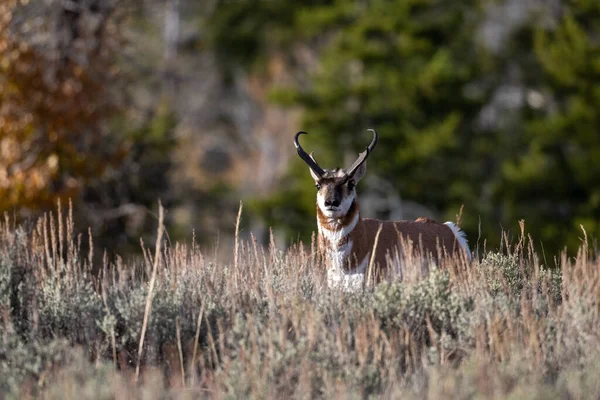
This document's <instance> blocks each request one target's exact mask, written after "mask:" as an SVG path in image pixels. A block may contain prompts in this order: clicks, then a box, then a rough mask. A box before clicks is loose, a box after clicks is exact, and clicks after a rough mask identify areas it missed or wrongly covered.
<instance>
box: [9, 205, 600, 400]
mask: <svg viewBox="0 0 600 400" xmlns="http://www.w3.org/2000/svg"><path fill="white" fill-rule="evenodd" d="M67 214H70V213H67ZM84 240H86V241H87V240H88V238H86V237H85V236H79V235H77V234H76V233H75V229H74V227H73V222H72V218H71V217H69V216H67V217H66V218H65V217H64V216H63V215H60V213H55V214H54V215H50V214H48V215H46V216H45V217H44V218H42V219H40V220H39V221H38V223H37V224H36V225H35V226H34V227H33V228H32V229H25V228H24V227H18V226H14V225H13V224H12V222H11V221H10V220H8V219H7V220H6V221H5V222H4V223H3V224H2V225H1V226H0V313H1V317H2V324H1V327H0V390H1V391H2V393H3V394H4V395H5V396H6V397H27V396H39V395H44V396H46V397H47V398H61V399H62V398H78V399H79V398H115V397H116V398H130V397H131V396H144V398H163V397H165V396H171V397H174V398H179V397H182V398H193V397H197V396H203V397H215V398H222V397H227V398H247V397H250V398H287V397H292V398H310V397H323V398H332V397H344V398H346V397H350V398H364V397H367V396H371V395H373V396H375V397H382V398H442V397H447V396H451V397H453V398H472V397H485V398H488V397H497V398H506V397H507V396H513V397H515V398H529V397H540V398H547V397H564V398H598V397H599V396H600V383H599V381H598V380H597V376H598V374H599V373H600V361H599V360H600V358H599V357H598V356H599V355H600V354H599V353H600V351H599V350H598V349H600V329H599V328H600V323H599V311H600V307H599V306H600V286H599V283H600V282H599V277H600V263H599V262H598V259H597V257H596V256H595V255H592V254H589V250H588V248H587V243H586V241H585V239H584V241H583V242H582V246H581V249H580V251H579V254H578V256H577V257H576V258H575V259H568V258H566V256H562V257H558V258H557V260H556V263H557V266H555V265H552V266H551V267H552V268H548V266H545V265H542V264H541V261H540V259H538V257H537V256H536V254H535V252H534V251H533V250H532V247H531V246H529V242H530V240H529V239H528V238H527V237H526V236H525V235H523V236H522V237H521V239H520V240H519V241H518V243H517V244H515V245H512V246H511V245H510V244H508V243H506V244H505V246H504V248H503V251H499V252H490V253H487V254H484V255H482V256H481V257H480V260H475V261H474V262H473V263H472V264H471V265H465V264H464V263H462V262H459V261H455V262H450V263H448V265H446V266H445V268H443V269H441V270H435V271H432V272H431V273H430V275H429V276H427V277H425V278H423V277H420V278H419V277H417V275H418V274H413V275H414V276H412V277H411V275H410V274H407V275H406V276H407V279H406V280H405V281H403V282H389V283H384V284H380V285H378V286H376V287H374V288H369V289H366V290H365V291H364V292H362V293H356V294H345V293H341V292H338V291H332V290H329V289H328V288H327V287H326V283H325V281H324V279H323V278H324V277H323V273H322V271H323V267H322V264H321V262H320V260H319V257H318V255H317V252H316V248H315V244H314V243H312V244H308V245H295V246H292V247H291V248H290V249H289V250H287V251H281V250H279V249H278V247H277V245H276V244H275V243H274V242H273V239H272V241H271V244H270V246H268V247H266V248H264V247H262V246H259V245H258V243H257V242H256V240H254V239H253V238H251V240H249V241H241V240H240V239H239V238H238V240H237V242H236V245H235V247H234V248H232V250H231V252H232V258H231V259H232V262H231V263H226V262H219V261H215V260H213V259H212V258H211V257H210V256H209V255H207V254H204V253H203V252H202V251H200V250H199V248H198V247H197V246H196V245H194V244H191V245H185V244H180V243H170V242H169V241H168V240H165V241H161V246H160V256H159V253H158V252H157V253H156V254H154V251H151V250H150V249H146V250H145V253H144V254H145V257H143V258H142V257H141V258H140V259H139V261H137V262H128V263H124V262H123V261H121V260H119V261H118V262H115V263H109V262H108V261H106V262H105V263H104V265H101V266H94V265H91V260H92V259H93V257H91V255H89V254H83V253H82V251H81V242H82V241H84ZM155 261H156V266H157V268H156V279H155V284H154V287H153V292H152V293H149V282H150V279H151V277H152V271H153V267H154V264H155ZM415 265H419V269H420V265H421V264H420V262H416V261H415ZM406 268H410V265H407V266H406ZM149 298H151V300H152V307H151V309H150V310H149V311H148V312H147V326H146V328H145V340H144V343H143V348H142V351H141V352H140V351H139V348H138V347H139V346H140V338H141V336H142V331H143V330H144V328H143V321H144V314H145V311H146V304H147V300H148V299H149ZM138 354H141V357H138ZM138 362H139V365H140V377H139V382H137V383H136V374H135V371H136V365H137V364H138Z"/></svg>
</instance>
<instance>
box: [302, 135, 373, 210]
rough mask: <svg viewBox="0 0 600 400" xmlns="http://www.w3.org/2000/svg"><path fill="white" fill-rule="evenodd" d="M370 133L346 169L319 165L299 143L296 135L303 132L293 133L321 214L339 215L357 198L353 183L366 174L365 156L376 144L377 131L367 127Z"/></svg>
mask: <svg viewBox="0 0 600 400" xmlns="http://www.w3.org/2000/svg"><path fill="white" fill-rule="evenodd" d="M369 131H371V132H372V133H373V140H371V144H369V146H368V147H367V148H366V150H365V151H363V152H362V153H360V154H359V156H358V159H357V160H356V161H354V163H353V164H352V166H351V167H350V168H349V169H347V170H345V169H339V168H338V169H333V170H326V169H323V168H321V167H320V166H319V163H317V160H315V158H314V157H313V156H312V153H310V154H308V153H307V152H306V151H304V149H303V148H302V146H300V143H299V142H298V137H299V136H300V135H302V134H306V132H303V131H300V132H298V133H296V136H294V146H296V150H297V151H298V155H299V156H300V158H301V159H303V160H304V162H306V164H308V169H309V171H310V174H311V175H312V177H313V179H314V180H315V185H316V187H317V189H318V192H317V205H318V206H319V209H320V210H321V211H322V212H323V214H324V215H325V216H326V217H328V218H341V217H343V216H345V215H346V214H347V213H348V210H350V207H351V206H352V203H353V202H354V200H355V199H356V190H355V187H356V184H357V183H358V181H359V180H360V179H361V178H362V177H363V176H364V175H365V172H366V171H367V163H366V160H367V157H368V156H369V154H370V153H371V152H372V151H373V149H374V148H375V144H376V143H377V132H376V131H375V130H374V129H369Z"/></svg>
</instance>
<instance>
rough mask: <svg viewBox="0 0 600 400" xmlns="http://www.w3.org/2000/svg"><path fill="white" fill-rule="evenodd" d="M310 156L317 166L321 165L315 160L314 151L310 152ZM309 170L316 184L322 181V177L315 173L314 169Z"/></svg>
mask: <svg viewBox="0 0 600 400" xmlns="http://www.w3.org/2000/svg"><path fill="white" fill-rule="evenodd" d="M308 156H309V157H310V159H311V160H313V161H314V162H315V164H317V165H319V163H318V162H317V160H315V156H314V155H313V152H312V151H311V152H310V154H309V155H308ZM308 169H309V170H310V175H311V176H312V177H313V179H314V180H315V182H319V179H321V177H320V176H319V175H318V174H317V173H316V172H315V171H313V169H312V168H310V167H309V168H308Z"/></svg>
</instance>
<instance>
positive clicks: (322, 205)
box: [311, 163, 366, 218]
mask: <svg viewBox="0 0 600 400" xmlns="http://www.w3.org/2000/svg"><path fill="white" fill-rule="evenodd" d="M365 170H366V163H365V164H363V166H362V167H361V168H359V170H358V171H356V173H355V174H354V175H353V176H350V177H348V176H347V175H346V174H347V171H345V170H342V169H335V170H325V174H323V176H322V177H319V176H317V175H316V174H314V173H312V170H311V173H312V176H313V179H314V180H315V186H316V188H317V205H318V207H319V209H320V210H321V212H323V215H325V216H326V217H328V218H342V217H343V216H345V215H346V214H347V213H348V210H349V209H350V206H351V205H352V203H353V202H354V201H355V199H356V184H357V183H358V181H359V180H360V178H362V176H363V175H364V172H365Z"/></svg>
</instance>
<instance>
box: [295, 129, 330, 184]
mask: <svg viewBox="0 0 600 400" xmlns="http://www.w3.org/2000/svg"><path fill="white" fill-rule="evenodd" d="M300 135H308V133H306V132H304V131H300V132H298V133H296V136H294V146H296V150H297V151H298V155H299V156H300V158H301V159H303V160H304V162H305V163H307V164H308V166H309V167H310V169H312V170H313V172H314V173H315V174H317V175H319V177H321V176H323V175H324V174H325V171H323V168H321V167H319V164H317V163H316V162H315V160H313V159H312V157H311V156H310V155H309V154H307V153H306V151H304V149H303V148H302V146H300V143H299V142H298V137H299V136H300Z"/></svg>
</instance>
